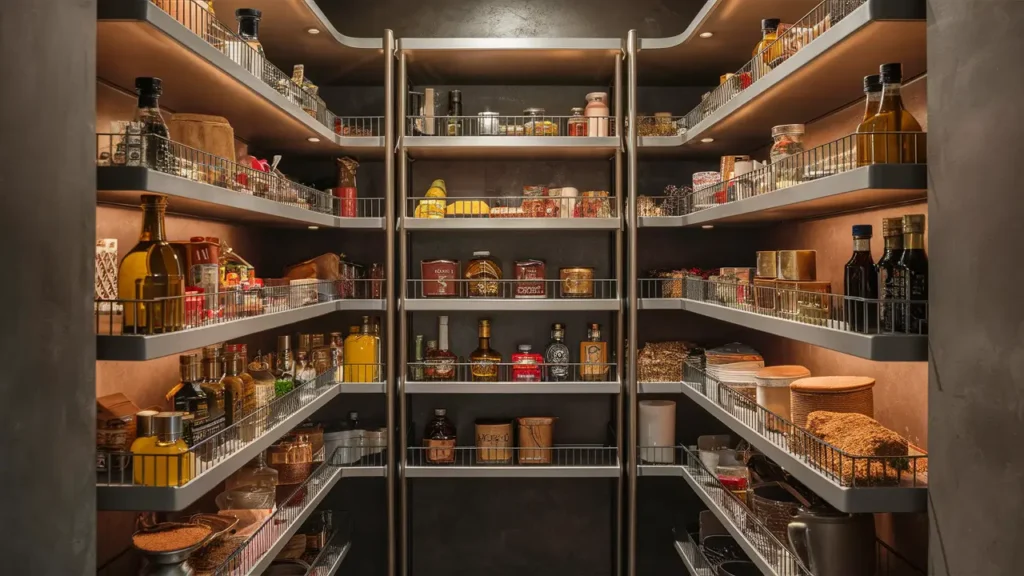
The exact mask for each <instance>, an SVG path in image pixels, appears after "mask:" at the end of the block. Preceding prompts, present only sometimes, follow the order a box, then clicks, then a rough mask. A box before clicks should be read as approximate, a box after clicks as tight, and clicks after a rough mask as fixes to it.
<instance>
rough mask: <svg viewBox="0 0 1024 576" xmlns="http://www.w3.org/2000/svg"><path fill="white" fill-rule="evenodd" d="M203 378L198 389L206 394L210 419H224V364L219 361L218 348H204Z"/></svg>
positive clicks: (219, 353) (215, 346) (214, 346)
mask: <svg viewBox="0 0 1024 576" xmlns="http://www.w3.org/2000/svg"><path fill="white" fill-rule="evenodd" d="M202 369H203V378H202V380H201V381H200V383H199V387H200V388H202V390H203V392H205V393H206V408H207V410H208V412H209V418H210V419H217V418H219V419H220V420H221V422H222V425H223V421H224V418H225V411H224V383H223V382H222V381H221V379H222V378H224V364H223V362H222V360H221V349H220V346H217V345H212V346H204V347H203V360H202Z"/></svg>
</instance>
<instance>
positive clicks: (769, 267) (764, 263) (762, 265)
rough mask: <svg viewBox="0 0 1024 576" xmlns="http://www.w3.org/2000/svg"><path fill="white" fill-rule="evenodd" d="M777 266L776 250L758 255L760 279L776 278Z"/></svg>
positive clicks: (758, 274)
mask: <svg viewBox="0 0 1024 576" xmlns="http://www.w3.org/2000/svg"><path fill="white" fill-rule="evenodd" d="M777 266H778V264H777V260H776V252H775V251H774V250H768V251H765V252H758V253H757V277H758V278H775V277H776V273H777Z"/></svg>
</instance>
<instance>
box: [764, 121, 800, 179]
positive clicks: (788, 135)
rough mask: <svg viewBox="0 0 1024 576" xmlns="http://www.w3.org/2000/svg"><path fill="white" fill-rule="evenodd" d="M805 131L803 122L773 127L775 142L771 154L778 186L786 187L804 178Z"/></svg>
mask: <svg viewBox="0 0 1024 576" xmlns="http://www.w3.org/2000/svg"><path fill="white" fill-rule="evenodd" d="M804 131H805V128H804V125H803V124H782V125H781V126H775V127H774V128H772V138H773V139H774V140H775V143H774V144H772V149H771V151H770V152H769V156H770V157H771V160H772V167H771V170H772V174H773V176H774V177H775V187H776V188H786V187H788V186H792V185H794V184H797V183H799V182H800V181H801V180H803V160H804V159H803V157H802V154H803V152H804ZM791 156H792V157H791Z"/></svg>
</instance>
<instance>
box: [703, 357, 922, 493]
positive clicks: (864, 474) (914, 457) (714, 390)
mask: <svg viewBox="0 0 1024 576" xmlns="http://www.w3.org/2000/svg"><path fill="white" fill-rule="evenodd" d="M683 371H684V380H683V385H684V386H687V387H689V388H691V389H692V390H694V391H695V392H697V393H698V394H700V395H701V396H704V397H705V398H707V399H708V400H710V401H711V402H713V403H714V404H715V405H716V406H718V407H719V408H721V409H722V410H723V411H724V412H725V413H726V414H728V415H729V416H731V417H732V418H734V419H736V420H738V421H739V422H741V423H742V424H743V425H744V426H746V427H747V428H749V429H750V430H751V432H753V433H755V434H757V435H758V436H760V437H762V438H763V439H765V440H767V441H768V442H770V443H772V444H773V445H775V446H776V447H778V448H779V449H781V450H783V451H785V452H786V453H788V454H789V455H790V456H792V457H793V458H794V459H796V460H797V461H799V462H800V463H801V464H803V465H805V466H807V467H808V468H810V469H811V470H814V471H816V472H818V473H819V474H821V475H822V476H824V477H825V478H827V479H828V480H829V481H830V482H833V483H835V484H836V485H838V486H841V487H843V488H870V487H880V486H901V487H907V488H922V487H925V486H927V484H928V457H927V456H926V455H923V454H913V453H912V452H913V451H914V449H913V448H912V447H911V445H910V443H909V442H906V446H907V453H906V454H903V455H899V456H865V455H857V454H850V453H848V452H845V451H843V450H841V449H839V448H837V447H835V446H834V445H832V444H830V443H828V442H826V441H824V440H822V439H821V438H818V437H817V436H814V435H813V434H811V433H810V432H808V431H807V430H806V429H804V428H801V427H799V426H797V425H796V424H794V423H793V422H791V421H790V420H788V419H787V418H784V417H782V416H779V415H778V414H776V413H774V412H772V411H770V410H768V409H766V408H764V407H763V406H760V405H758V404H757V401H756V400H755V399H754V398H752V397H750V396H749V395H747V394H744V393H743V392H740V391H737V390H736V389H735V388H733V387H731V386H729V385H728V384H724V383H722V382H721V381H719V380H717V379H716V378H714V377H713V376H710V375H708V374H707V372H705V371H704V370H702V369H701V368H700V367H699V366H696V365H694V364H693V363H692V361H687V362H686V363H684V365H683Z"/></svg>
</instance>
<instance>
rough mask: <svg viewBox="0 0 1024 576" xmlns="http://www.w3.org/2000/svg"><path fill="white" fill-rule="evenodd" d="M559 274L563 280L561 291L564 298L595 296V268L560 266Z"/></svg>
mask: <svg viewBox="0 0 1024 576" xmlns="http://www.w3.org/2000/svg"><path fill="white" fill-rule="evenodd" d="M558 276H559V279H561V281H562V282H561V291H560V296H561V297H562V298H593V297H594V269H593V268H559V270H558Z"/></svg>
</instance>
